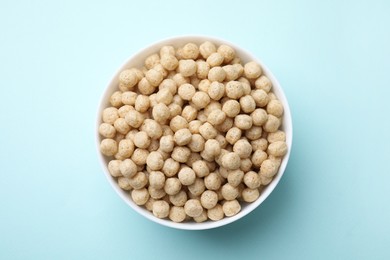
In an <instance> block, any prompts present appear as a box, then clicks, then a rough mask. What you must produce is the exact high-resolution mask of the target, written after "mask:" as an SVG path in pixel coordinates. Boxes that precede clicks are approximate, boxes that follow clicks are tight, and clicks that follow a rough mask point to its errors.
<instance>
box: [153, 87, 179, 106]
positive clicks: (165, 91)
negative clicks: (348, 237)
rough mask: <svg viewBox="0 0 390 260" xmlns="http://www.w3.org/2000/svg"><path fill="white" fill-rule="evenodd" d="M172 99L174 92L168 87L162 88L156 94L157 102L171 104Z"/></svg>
mask: <svg viewBox="0 0 390 260" xmlns="http://www.w3.org/2000/svg"><path fill="white" fill-rule="evenodd" d="M175 88H176V86H175ZM149 99H150V98H149ZM172 100H173V94H172V92H171V90H170V89H169V88H168V87H165V88H162V89H160V90H159V91H158V92H157V94H156V102H157V103H163V104H165V105H167V106H168V105H169V104H171V103H172Z"/></svg>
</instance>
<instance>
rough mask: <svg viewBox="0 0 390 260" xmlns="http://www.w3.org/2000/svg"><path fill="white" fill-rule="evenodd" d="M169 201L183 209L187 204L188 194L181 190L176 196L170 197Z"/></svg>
mask: <svg viewBox="0 0 390 260" xmlns="http://www.w3.org/2000/svg"><path fill="white" fill-rule="evenodd" d="M169 201H170V202H171V203H172V204H173V205H175V206H177V207H183V206H184V204H186V202H187V193H186V192H185V191H184V190H181V191H179V192H178V193H177V194H175V195H170V196H169Z"/></svg>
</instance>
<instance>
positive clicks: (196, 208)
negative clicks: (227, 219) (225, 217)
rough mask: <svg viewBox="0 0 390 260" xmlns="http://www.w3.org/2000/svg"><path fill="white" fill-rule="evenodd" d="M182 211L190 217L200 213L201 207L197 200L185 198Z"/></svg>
mask: <svg viewBox="0 0 390 260" xmlns="http://www.w3.org/2000/svg"><path fill="white" fill-rule="evenodd" d="M184 211H185V212H186V214H187V215H188V216H190V217H197V216H199V215H200V214H202V212H203V208H202V205H201V204H200V201H199V200H197V199H190V200H187V202H186V204H185V205H184Z"/></svg>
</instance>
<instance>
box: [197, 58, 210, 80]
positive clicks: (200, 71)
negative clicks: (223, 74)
mask: <svg viewBox="0 0 390 260" xmlns="http://www.w3.org/2000/svg"><path fill="white" fill-rule="evenodd" d="M209 71H210V65H209V64H208V63H207V62H205V61H204V60H197V61H196V77H197V78H198V79H199V80H203V79H206V78H207V76H208V75H209Z"/></svg>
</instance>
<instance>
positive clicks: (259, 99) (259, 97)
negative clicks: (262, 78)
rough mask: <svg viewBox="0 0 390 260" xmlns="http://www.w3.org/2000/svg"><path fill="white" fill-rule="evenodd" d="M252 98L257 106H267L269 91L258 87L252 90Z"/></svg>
mask: <svg viewBox="0 0 390 260" xmlns="http://www.w3.org/2000/svg"><path fill="white" fill-rule="evenodd" d="M251 96H252V98H253V99H254V100H255V102H256V106H258V107H265V106H266V105H267V104H268V101H269V97H268V95H267V93H266V92H265V91H264V90H262V89H256V90H253V91H252V92H251Z"/></svg>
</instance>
